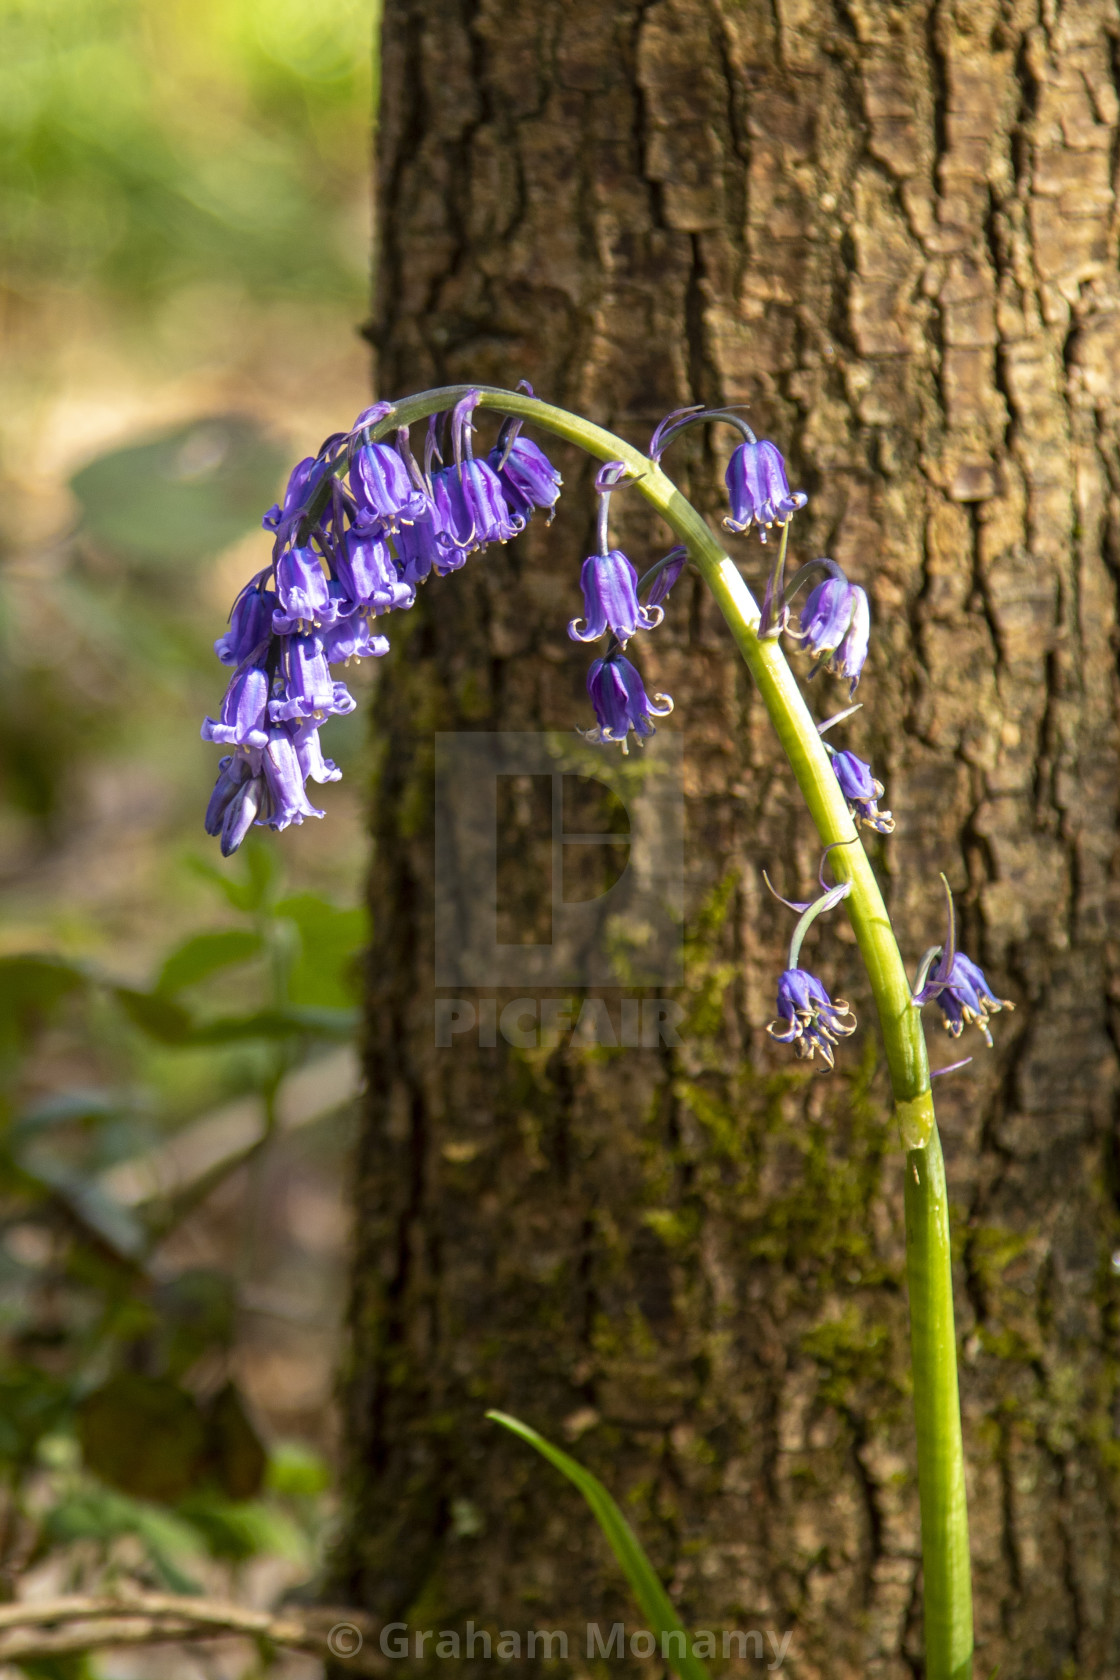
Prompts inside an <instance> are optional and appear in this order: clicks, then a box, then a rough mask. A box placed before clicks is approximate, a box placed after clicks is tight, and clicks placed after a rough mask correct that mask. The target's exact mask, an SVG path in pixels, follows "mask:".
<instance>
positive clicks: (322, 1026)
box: [187, 1009, 358, 1044]
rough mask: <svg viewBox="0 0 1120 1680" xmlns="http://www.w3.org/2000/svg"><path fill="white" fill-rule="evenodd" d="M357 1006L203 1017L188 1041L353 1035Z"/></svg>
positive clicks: (202, 1042)
mask: <svg viewBox="0 0 1120 1680" xmlns="http://www.w3.org/2000/svg"><path fill="white" fill-rule="evenodd" d="M357 1028H358V1011H357V1010H356V1009H262V1010H259V1011H258V1012H257V1013H256V1014H255V1015H223V1016H219V1018H218V1019H217V1020H215V1021H204V1022H202V1023H201V1024H200V1025H199V1026H197V1027H196V1028H195V1029H194V1031H193V1032H192V1033H191V1034H190V1038H189V1040H187V1042H189V1043H190V1044H235V1043H238V1042H239V1041H240V1040H242V1039H247V1038H330V1039H346V1038H352V1037H353V1036H354V1033H355V1032H356V1031H357Z"/></svg>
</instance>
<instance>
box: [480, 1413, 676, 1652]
mask: <svg viewBox="0 0 1120 1680" xmlns="http://www.w3.org/2000/svg"><path fill="white" fill-rule="evenodd" d="M486 1416H487V1417H488V1418H492V1419H493V1420H494V1422H495V1423H500V1424H501V1425H502V1427H503V1428H504V1429H508V1430H509V1431H510V1432H511V1433H512V1434H514V1435H519V1436H520V1437H521V1439H522V1440H523V1441H527V1442H528V1443H529V1445H530V1446H531V1447H535V1448H536V1449H537V1451H538V1452H539V1453H540V1454H541V1456H542V1457H543V1458H547V1459H548V1461H549V1463H550V1464H553V1465H555V1467H556V1469H557V1470H559V1471H561V1472H562V1474H563V1475H565V1476H567V1478H568V1480H569V1481H570V1482H572V1483H574V1485H575V1486H576V1487H577V1488H578V1489H579V1491H580V1493H582V1495H583V1497H584V1498H585V1499H586V1501H587V1503H588V1504H589V1505H590V1507H591V1510H592V1514H593V1515H594V1517H595V1520H596V1522H597V1523H598V1524H599V1527H600V1528H601V1529H602V1531H603V1533H604V1534H605V1535H606V1537H607V1540H608V1541H609V1543H610V1547H611V1550H612V1551H613V1552H614V1555H615V1557H616V1558H617V1559H618V1561H619V1563H620V1564H621V1565H622V1570H623V1573H624V1574H625V1576H626V1579H627V1580H628V1581H629V1583H630V1585H631V1587H632V1588H633V1591H634V1597H635V1598H636V1599H637V1601H638V1605H639V1607H640V1609H641V1612H642V1614H643V1616H644V1617H645V1619H646V1622H647V1624H648V1626H649V1628H650V1630H651V1632H654V1633H656V1634H657V1636H658V1642H659V1644H660V1647H661V1652H662V1656H663V1658H664V1660H665V1661H666V1662H667V1663H668V1664H669V1666H670V1668H672V1669H673V1670H674V1671H675V1672H676V1673H677V1674H679V1675H680V1677H681V1680H708V1671H707V1669H706V1668H705V1667H704V1664H703V1663H702V1662H701V1661H700V1660H699V1658H698V1657H694V1656H693V1655H692V1654H691V1652H690V1651H689V1648H688V1644H689V1642H688V1634H687V1632H686V1630H685V1627H684V1624H683V1622H682V1621H681V1619H680V1617H679V1616H678V1615H677V1613H676V1611H675V1610H674V1609H673V1606H672V1603H671V1601H670V1599H669V1595H668V1593H667V1592H666V1591H665V1588H664V1587H663V1586H662V1585H661V1582H660V1581H659V1580H658V1579H657V1576H656V1575H655V1574H654V1571H653V1565H652V1564H651V1563H650V1561H649V1559H648V1558H647V1557H646V1554H645V1552H644V1551H643V1550H642V1546H641V1542H640V1541H639V1539H638V1536H637V1535H636V1534H635V1533H634V1530H633V1529H632V1528H631V1527H630V1524H629V1523H628V1522H627V1521H626V1518H625V1517H624V1516H623V1514H622V1512H621V1511H620V1510H619V1508H618V1506H617V1504H616V1503H615V1501H614V1500H613V1499H612V1498H611V1496H610V1494H609V1493H608V1492H607V1490H606V1488H605V1487H604V1486H603V1484H602V1482H601V1481H600V1480H599V1478H598V1477H597V1476H593V1475H592V1474H591V1472H590V1470H585V1469H584V1467H583V1465H582V1464H579V1463H577V1462H576V1460H575V1459H574V1458H569V1456H568V1454H567V1453H566V1452H561V1450H560V1448H559V1447H554V1446H553V1445H552V1442H551V1441H546V1440H545V1438H544V1436H543V1435H538V1434H537V1432H536V1430H535V1429H530V1428H529V1425H528V1424H527V1423H522V1422H521V1420H520V1419H519V1418H515V1417H510V1415H509V1414H508V1412H494V1411H490V1412H487V1414H486ZM669 1633H677V1634H681V1635H683V1638H682V1639H681V1640H665V1639H664V1638H663V1637H662V1636H663V1635H665V1634H669ZM676 1644H682V1645H683V1646H684V1651H683V1654H677V1653H675V1652H674V1651H673V1650H672V1649H671V1647H672V1646H674V1645H676Z"/></svg>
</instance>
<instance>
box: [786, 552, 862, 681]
mask: <svg viewBox="0 0 1120 1680" xmlns="http://www.w3.org/2000/svg"><path fill="white" fill-rule="evenodd" d="M826 564H827V565H828V566H829V567H830V568H832V576H830V577H827V578H825V579H824V581H823V582H822V583H818V584H817V586H816V588H815V589H813V590H811V591H810V593H809V597H808V599H807V600H806V602H805V605H804V606H803V607H802V609H801V618H800V625H799V634H800V636H801V640H802V641H803V642H804V644H805V647H806V649H807V651H808V652H809V653H811V654H812V655H813V656H814V657H815V658H816V659H817V661H818V664H817V666H816V667H815V668H814V670H813V672H812V673H811V674H812V675H814V676H815V675H816V672H817V671H818V670H819V669H820V667H821V665H823V666H824V667H825V669H826V670H828V671H831V672H832V674H833V676H836V677H846V678H847V679H848V681H849V683H850V685H851V688H850V692H851V693H852V694H854V693H855V690H856V684H857V683H858V682H859V679H860V673H861V671H862V670H863V666H864V662H865V660H866V659H867V644H868V639H869V636H870V631H871V609H870V607H869V605H868V601H867V595H866V592H865V591H864V590H862V589H861V588H860V586H859V584H858V583H849V582H848V580H847V578H846V577H845V576H844V574H843V572H841V570H840V568H839V566H837V565H836V563H835V561H832V560H830V561H827V562H826ZM791 587H792V586H791Z"/></svg>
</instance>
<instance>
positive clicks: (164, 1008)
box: [113, 986, 194, 1044]
mask: <svg viewBox="0 0 1120 1680" xmlns="http://www.w3.org/2000/svg"><path fill="white" fill-rule="evenodd" d="M113 995H114V997H115V998H116V1000H117V1002H118V1003H119V1004H120V1006H121V1008H122V1009H123V1010H124V1012H125V1014H126V1015H127V1016H128V1018H129V1020H130V1021H131V1022H132V1024H133V1026H134V1027H139V1028H140V1031H141V1032H142V1033H146V1034H147V1036H148V1037H149V1038H154V1039H155V1041H156V1043H157V1044H187V1043H189V1042H190V1041H191V1035H192V1030H193V1027H194V1020H193V1017H192V1016H191V1014H190V1012H189V1011H188V1010H186V1009H184V1008H183V1006H182V1004H179V1003H174V1002H173V1001H172V1000H171V998H167V997H161V996H159V994H158V993H156V992H141V991H137V990H135V989H134V988H133V987H131V986H114V987H113Z"/></svg>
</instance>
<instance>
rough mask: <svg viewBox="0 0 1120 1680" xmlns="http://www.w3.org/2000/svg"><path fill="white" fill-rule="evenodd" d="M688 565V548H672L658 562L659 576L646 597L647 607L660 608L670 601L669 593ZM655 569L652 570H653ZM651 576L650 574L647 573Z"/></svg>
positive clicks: (647, 574)
mask: <svg viewBox="0 0 1120 1680" xmlns="http://www.w3.org/2000/svg"><path fill="white" fill-rule="evenodd" d="M687 565H688V550H687V548H671V549H670V550H669V552H668V554H666V555H665V557H664V559H663V560H659V561H658V562H657V576H656V577H655V578H654V580H653V582H652V584H651V585H650V590H649V594H648V595H647V596H646V606H647V607H659V606H660V605H661V603H662V601H667V600H668V599H669V591H670V590H671V589H672V587H673V585H674V584H675V583H676V581H677V579H678V578H679V577H680V575H681V573H682V572H683V571H684V569H685V567H686V566H687ZM652 569H653V568H651V570H652ZM646 576H647V577H648V576H649V573H648V572H647V573H646Z"/></svg>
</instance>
